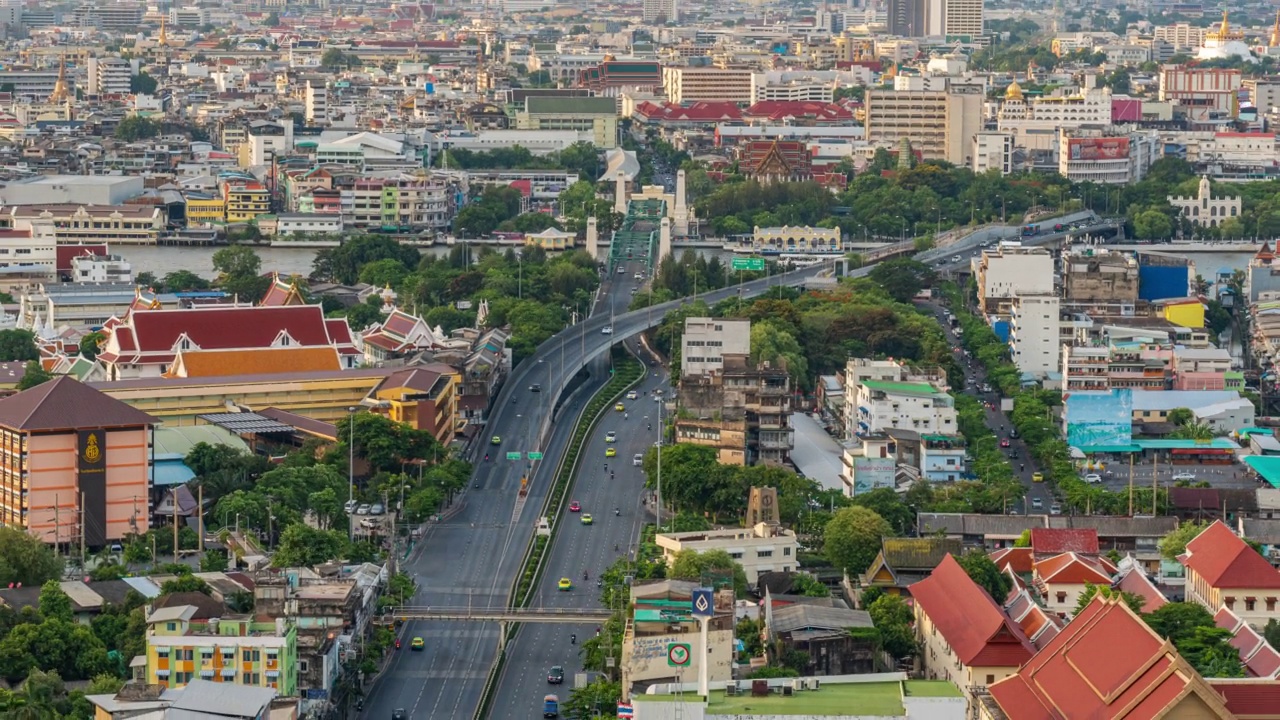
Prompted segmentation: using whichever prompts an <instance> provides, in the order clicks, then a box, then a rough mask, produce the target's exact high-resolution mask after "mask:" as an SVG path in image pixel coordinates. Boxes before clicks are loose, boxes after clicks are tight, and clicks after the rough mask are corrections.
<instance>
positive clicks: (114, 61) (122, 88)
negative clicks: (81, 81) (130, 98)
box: [88, 57, 137, 95]
mask: <svg viewBox="0 0 1280 720" xmlns="http://www.w3.org/2000/svg"><path fill="white" fill-rule="evenodd" d="M135 62H137V61H136V60H135V61H129V60H125V59H123V58H118V57H107V58H96V57H91V58H89V67H88V71H89V88H88V92H89V94H90V95H128V94H129V93H130V92H131V88H132V85H133V76H134V75H135V74H136V70H137V68H136V67H135V65H134V63H135Z"/></svg>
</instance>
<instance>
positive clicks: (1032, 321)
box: [1009, 295, 1061, 379]
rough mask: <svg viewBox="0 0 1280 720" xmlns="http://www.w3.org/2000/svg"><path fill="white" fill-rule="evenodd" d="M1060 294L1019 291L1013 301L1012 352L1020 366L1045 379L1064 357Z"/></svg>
mask: <svg viewBox="0 0 1280 720" xmlns="http://www.w3.org/2000/svg"><path fill="white" fill-rule="evenodd" d="M1059 310H1060V301H1059V300H1058V296H1057V295H1018V296H1016V297H1014V298H1013V301H1012V302H1011V303H1010V304H1009V353H1010V356H1011V357H1012V359H1013V363H1014V364H1015V365H1017V366H1018V370H1020V371H1022V372H1023V373H1024V374H1027V375H1031V376H1034V377H1036V378H1039V379H1044V378H1045V377H1047V376H1048V375H1049V374H1051V373H1057V372H1058V368H1059V367H1060V364H1061V360H1060V358H1059V352H1060V351H1061V344H1060V330H1059V328H1058V314H1059Z"/></svg>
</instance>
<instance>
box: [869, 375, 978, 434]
mask: <svg viewBox="0 0 1280 720" xmlns="http://www.w3.org/2000/svg"><path fill="white" fill-rule="evenodd" d="M853 405H854V408H855V410H854V414H853V415H852V417H851V421H852V422H853V423H854V425H855V428H856V429H855V430H854V435H867V434H872V433H879V432H884V431H885V430H890V429H906V430H915V431H917V432H920V433H936V434H940V435H953V434H955V432H956V409H955V398H953V397H951V395H950V394H948V393H947V392H946V391H945V390H943V389H940V388H939V387H938V386H936V385H934V384H932V383H924V382H886V381H882V380H863V381H862V382H860V383H858V385H857V387H856V389H855V391H854V394H853ZM846 422H849V421H846Z"/></svg>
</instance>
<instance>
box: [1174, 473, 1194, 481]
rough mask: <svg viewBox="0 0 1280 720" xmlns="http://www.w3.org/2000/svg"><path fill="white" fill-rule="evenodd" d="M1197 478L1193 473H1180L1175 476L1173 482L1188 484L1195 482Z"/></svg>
mask: <svg viewBox="0 0 1280 720" xmlns="http://www.w3.org/2000/svg"><path fill="white" fill-rule="evenodd" d="M1195 479H1196V476H1195V475H1193V474H1191V473H1178V474H1177V475H1174V476H1173V481H1174V482H1178V481H1179V480H1185V481H1186V482H1195Z"/></svg>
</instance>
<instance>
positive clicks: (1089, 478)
mask: <svg viewBox="0 0 1280 720" xmlns="http://www.w3.org/2000/svg"><path fill="white" fill-rule="evenodd" d="M1084 481H1085V482H1087V483H1089V484H1090V485H1093V484H1096V483H1100V482H1102V476H1101V475H1099V474H1098V473H1089V474H1088V475H1085V476H1084Z"/></svg>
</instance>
